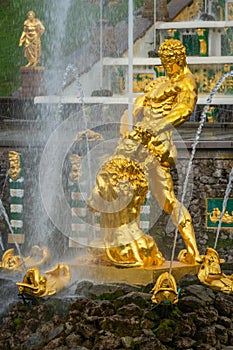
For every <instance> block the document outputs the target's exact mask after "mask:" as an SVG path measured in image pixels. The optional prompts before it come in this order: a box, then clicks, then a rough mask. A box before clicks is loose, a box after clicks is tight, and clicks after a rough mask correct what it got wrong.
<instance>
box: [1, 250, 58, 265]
mask: <svg viewBox="0 0 233 350" xmlns="http://www.w3.org/2000/svg"><path fill="white" fill-rule="evenodd" d="M50 261H51V255H50V252H49V250H48V249H47V248H40V247H39V246H37V245H36V246H33V247H32V249H31V251H30V254H29V256H28V257H26V258H21V257H20V256H19V255H14V248H10V249H8V250H7V251H6V252H5V253H4V254H3V256H2V261H1V262H0V268H2V269H5V270H11V271H22V270H23V268H24V267H27V268H29V267H32V266H34V267H35V266H42V265H46V264H48V263H49V262H50Z"/></svg>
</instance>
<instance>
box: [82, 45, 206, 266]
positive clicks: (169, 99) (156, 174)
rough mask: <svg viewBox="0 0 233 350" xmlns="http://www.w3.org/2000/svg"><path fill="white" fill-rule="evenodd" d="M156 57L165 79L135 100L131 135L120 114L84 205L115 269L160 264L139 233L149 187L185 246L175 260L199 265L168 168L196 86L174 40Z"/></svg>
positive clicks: (188, 220) (189, 224)
mask: <svg viewBox="0 0 233 350" xmlns="http://www.w3.org/2000/svg"><path fill="white" fill-rule="evenodd" d="M158 54H159V57H160V59H161V63H162V65H163V67H164V69H165V71H166V74H167V75H166V76H163V77H159V78H157V79H156V80H154V81H152V82H151V83H149V84H148V85H147V86H146V87H145V91H144V94H142V95H140V96H139V97H137V99H136V100H135V102H134V105H133V113H132V119H133V129H132V131H130V130H129V124H128V111H127V110H126V111H125V112H124V114H123V116H122V118H121V127H120V132H121V139H120V141H119V145H118V146H117V148H116V150H115V153H114V154H113V155H112V157H111V158H110V160H109V161H108V162H106V163H105V164H104V165H103V167H102V168H101V169H100V171H99V173H98V174H97V177H96V186H95V188H94V190H93V192H92V195H91V196H90V198H89V202H88V206H89V207H90V208H91V209H92V210H94V211H97V212H100V226H101V228H102V231H103V232H104V235H105V245H106V249H107V252H108V253H109V251H112V252H113V253H114V254H108V257H109V259H110V261H111V262H112V263H113V264H116V261H117V265H118V266H119V265H121V266H125V267H127V266H134V265H139V264H141V266H148V265H149V264H156V261H157V263H158V264H161V263H162V262H163V260H164V258H163V257H162V254H161V253H160V252H159V251H158V248H157V246H156V243H155V242H154V243H153V244H154V247H153V248H152V246H153V244H152V243H151V242H152V241H151V240H153V239H152V238H151V237H150V240H149V243H148V239H147V237H146V235H144V233H143V232H142V231H141V230H140V228H139V216H140V206H141V204H142V203H143V201H144V198H145V195H146V193H147V191H148V187H149V186H150V188H151V192H152V193H153V195H154V197H155V198H156V200H157V202H158V204H159V205H160V207H161V208H162V209H163V210H164V211H165V212H167V213H168V214H169V215H170V216H171V218H172V220H173V223H174V224H175V225H178V229H179V232H180V234H181V236H182V238H183V240H184V242H185V245H186V249H185V250H183V251H182V252H181V254H180V255H179V256H180V260H181V261H182V262H186V263H190V264H195V263H196V262H198V263H199V262H201V261H202V259H201V257H200V255H199V251H198V248H197V244H196V238H195V233H194V229H193V225H192V219H191V216H190V214H189V212H188V210H187V209H186V208H185V207H184V206H182V209H181V213H180V220H179V222H178V216H179V211H180V202H179V201H178V200H177V198H176V196H175V193H174V188H173V181H172V176H171V166H173V165H174V164H175V161H176V157H177V151H176V147H175V145H174V143H173V140H172V131H173V129H174V127H178V126H180V125H181V124H182V123H184V122H185V121H186V120H188V119H189V117H190V116H191V114H192V113H193V111H194V108H195V104H196V101H197V84H196V81H195V79H194V76H193V74H192V73H191V71H190V70H189V68H188V66H187V63H186V49H185V47H184V45H183V44H182V43H181V42H180V41H179V40H176V39H167V40H165V41H164V42H163V43H162V44H161V46H160V48H159V51H158ZM120 163H122V164H124V165H123V166H121V165H119V164H120ZM116 168H119V169H120V170H119V169H118V170H116ZM119 173H120V174H121V177H120V178H119V177H118V174H119ZM140 182H141V183H140ZM132 227H133V229H132ZM119 231H120V237H121V239H120V240H119V239H118V235H119ZM122 236H123V237H124V239H122ZM118 241H119V243H118ZM122 241H123V243H122ZM117 243H118V244H117ZM125 246H127V250H125ZM109 249H110V250H109ZM156 254H157V255H158V256H159V257H158V258H156ZM148 257H149V258H148ZM115 260H116V261H115ZM144 261H145V263H144Z"/></svg>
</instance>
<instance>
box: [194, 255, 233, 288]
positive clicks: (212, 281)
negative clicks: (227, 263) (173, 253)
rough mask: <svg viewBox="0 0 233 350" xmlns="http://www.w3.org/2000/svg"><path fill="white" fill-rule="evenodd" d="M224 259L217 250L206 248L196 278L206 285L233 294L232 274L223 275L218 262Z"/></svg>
mask: <svg viewBox="0 0 233 350" xmlns="http://www.w3.org/2000/svg"><path fill="white" fill-rule="evenodd" d="M223 262H224V260H223V259H220V258H219V255H218V252H217V251H216V250H215V249H213V248H207V249H206V253H205V255H204V256H203V263H202V265H201V267H200V269H199V272H198V278H199V280H200V282H201V283H203V284H205V285H206V286H208V287H210V288H212V289H215V290H219V291H221V292H223V293H226V294H233V275H229V276H228V275H225V274H224V273H223V272H222V271H221V267H220V264H221V263H223Z"/></svg>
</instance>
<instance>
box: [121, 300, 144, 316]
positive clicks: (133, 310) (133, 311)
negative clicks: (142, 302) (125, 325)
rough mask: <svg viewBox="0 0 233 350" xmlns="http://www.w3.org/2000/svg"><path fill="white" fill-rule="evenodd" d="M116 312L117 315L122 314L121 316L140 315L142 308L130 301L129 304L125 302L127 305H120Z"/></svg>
mask: <svg viewBox="0 0 233 350" xmlns="http://www.w3.org/2000/svg"><path fill="white" fill-rule="evenodd" d="M117 313H118V315H122V316H129V315H130V316H139V317H140V316H142V313H143V311H142V309H140V307H139V306H137V305H135V304H133V303H131V304H127V305H124V306H122V307H120V308H119V309H118V310H117Z"/></svg>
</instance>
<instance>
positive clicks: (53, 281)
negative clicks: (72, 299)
mask: <svg viewBox="0 0 233 350" xmlns="http://www.w3.org/2000/svg"><path fill="white" fill-rule="evenodd" d="M70 280H71V275H70V269H69V266H68V265H66V264H57V265H56V266H55V268H54V269H53V270H50V271H46V272H45V274H43V275H41V274H40V269H39V268H38V267H32V268H31V269H29V270H28V271H27V272H26V274H25V275H24V277H23V281H22V282H17V283H16V284H17V286H18V289H19V293H20V294H22V295H24V296H33V297H37V298H42V297H44V296H46V295H48V296H50V295H53V294H56V293H58V292H59V291H61V290H62V289H64V288H65V287H67V285H68V284H69V282H70Z"/></svg>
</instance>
